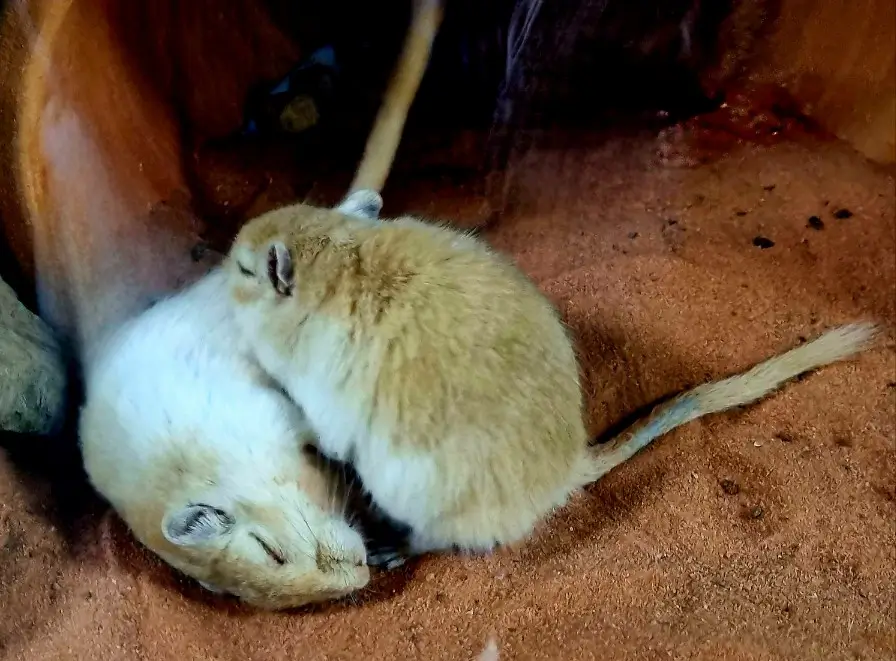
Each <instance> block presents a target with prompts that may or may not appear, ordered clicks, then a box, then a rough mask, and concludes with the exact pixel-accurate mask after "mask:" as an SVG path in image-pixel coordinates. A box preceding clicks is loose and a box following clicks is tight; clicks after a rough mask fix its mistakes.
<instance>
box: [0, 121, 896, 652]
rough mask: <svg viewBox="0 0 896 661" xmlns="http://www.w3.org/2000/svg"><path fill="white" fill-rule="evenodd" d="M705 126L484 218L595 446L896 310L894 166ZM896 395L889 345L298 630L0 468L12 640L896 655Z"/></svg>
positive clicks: (545, 174)
mask: <svg viewBox="0 0 896 661" xmlns="http://www.w3.org/2000/svg"><path fill="white" fill-rule="evenodd" d="M687 135H691V134H690V133H688V132H685V133H682V132H681V131H671V132H668V133H665V134H663V135H662V136H661V137H660V138H659V139H657V138H656V136H652V135H634V136H632V137H617V138H614V139H612V140H608V141H601V140H594V141H593V143H594V144H586V143H585V142H583V141H582V140H581V139H580V138H577V137H573V138H572V139H571V140H570V141H561V143H559V144H556V145H555V146H554V147H552V146H550V145H545V146H542V147H541V148H539V149H537V150H535V151H532V152H530V153H529V154H528V156H526V157H525V160H524V162H523V163H521V164H520V166H519V168H518V169H517V171H516V176H515V178H514V181H515V185H514V187H513V189H512V191H511V197H510V198H509V200H508V202H509V204H508V212H507V215H506V216H505V217H504V219H503V220H502V221H501V222H500V224H498V225H496V226H494V227H493V228H492V229H491V230H490V237H491V239H492V240H493V241H494V243H495V245H496V246H498V247H499V248H501V249H503V250H506V251H509V252H510V253H512V254H513V255H514V256H515V257H516V258H517V259H518V260H519V264H520V265H521V267H522V268H523V269H525V270H526V271H527V272H528V273H530V274H531V275H532V276H533V277H534V278H535V279H536V280H537V281H538V283H539V284H540V285H541V287H542V288H543V289H544V290H545V291H546V292H547V293H548V294H549V295H550V296H551V297H552V298H553V299H554V300H555V301H556V302H557V304H558V305H559V306H560V308H561V309H562V310H563V313H564V314H565V316H566V318H567V319H568V321H569V323H570V325H571V327H572V329H573V330H574V332H575V334H576V336H577V338H578V339H579V342H580V347H581V356H582V362H583V366H584V371H585V374H586V377H587V384H588V385H587V400H588V410H589V416H590V420H591V422H592V427H593V430H594V431H595V432H596V433H597V432H600V431H601V430H603V429H605V428H606V427H607V426H608V425H610V424H611V423H613V422H615V421H617V420H618V419H619V418H620V417H622V416H623V415H625V414H626V413H628V412H630V411H632V410H634V409H636V408H637V407H639V406H642V405H644V404H646V403H648V402H650V401H652V400H654V399H656V398H657V397H659V396H662V395H664V394H667V393H669V392H672V391H675V390H678V389H680V388H682V387H684V386H685V385H686V384H693V383H696V382H698V381H701V380H704V379H707V378H715V377H719V376H722V375H724V374H727V373H730V372H731V371H734V370H737V369H740V368H743V367H745V366H747V365H749V364H751V363H753V362H754V361H757V360H760V359H762V358H764V357H767V356H769V355H771V354H772V353H774V352H777V351H781V350H783V349H785V348H788V347H791V346H793V345H794V344H795V343H797V342H798V341H799V339H800V337H801V336H806V337H807V336H811V335H814V334H816V333H818V332H820V331H821V330H822V329H824V328H826V327H829V326H831V325H834V324H837V323H841V322H847V321H850V320H854V319H857V318H861V317H866V316H874V317H878V318H881V319H883V320H886V321H887V322H889V323H892V322H893V321H894V320H896V221H894V212H896V196H894V178H893V176H892V175H891V174H888V173H887V172H886V171H882V170H880V169H879V168H876V167H874V166H872V165H869V164H868V163H867V162H866V161H865V160H864V159H863V158H862V157H860V156H858V155H857V154H856V153H855V152H853V151H851V150H850V149H849V148H847V147H844V146H842V145H839V144H831V143H827V142H821V141H817V140H814V139H809V138H794V139H792V140H788V141H780V142H778V143H777V144H771V145H766V146H757V145H755V144H746V143H742V144H735V145H734V146H733V147H731V141H730V140H729V144H728V147H730V149H728V150H727V151H728V153H727V154H725V155H720V154H719V153H716V152H714V151H712V150H706V149H703V150H701V151H699V152H698V151H695V150H694V148H693V147H691V146H688V145H689V144H693V143H692V142H685V141H683V140H684V137H685V136H687ZM704 137H705V136H704ZM735 143H737V141H735ZM392 185H393V187H394V186H396V185H400V184H396V183H395V182H393V184H392ZM431 190H432V189H431V188H430V189H427V187H426V185H424V184H420V183H418V184H417V185H416V186H415V187H414V188H413V189H412V190H410V191H408V192H407V195H406V199H404V200H402V203H401V206H402V208H404V209H415V210H420V211H425V212H428V213H430V214H434V215H443V216H446V217H450V216H454V215H457V214H461V213H462V210H463V209H464V208H470V204H468V203H469V200H462V199H459V198H458V196H457V195H455V196H454V198H453V199H448V198H445V199H444V200H443V199H442V198H441V197H433V196H432V195H431V193H430V191H431ZM393 200H394V198H393ZM465 204H466V206H464V205H465ZM473 206H475V205H473ZM838 209H848V210H849V211H850V212H851V214H852V215H851V216H850V217H848V218H838V217H837V215H838V214H837V213H836V211H837V210H838ZM387 211H388V209H387ZM839 215H841V216H844V215H846V214H845V213H841V214H839ZM813 216H817V219H818V220H815V221H812V222H813V223H814V224H815V225H816V226H820V225H819V222H818V221H820V222H821V223H823V229H815V228H813V227H811V226H810V223H809V219H810V217H813ZM756 237H764V238H766V239H769V240H770V241H772V242H773V243H774V245H773V246H772V247H768V248H760V247H757V246H755V245H754V238H756ZM760 243H762V242H761V241H760ZM894 407H896V358H894V352H893V350H892V340H890V344H889V345H888V346H886V347H885V348H883V349H880V350H877V351H874V352H872V353H869V354H866V355H864V356H863V357H861V358H860V359H858V360H856V361H854V362H850V363H846V364H842V365H838V366H834V367H831V368H828V369H824V370H822V371H821V372H819V373H817V374H814V375H811V376H809V377H808V378H806V379H804V380H802V381H800V382H798V383H794V384H792V385H790V386H789V387H787V388H786V389H785V390H784V392H782V393H780V394H778V395H777V396H775V397H773V398H771V399H769V400H767V401H765V402H763V403H761V404H759V405H756V406H754V407H751V408H749V409H748V410H746V411H743V412H737V413H731V414H728V415H723V416H717V417H713V418H711V419H707V420H705V421H698V422H695V423H692V424H690V425H688V426H687V427H686V428H683V429H681V430H679V431H676V432H675V433H673V434H670V435H669V436H668V437H667V438H664V439H662V440H661V441H660V442H658V443H657V444H656V445H655V446H654V447H653V448H651V449H649V450H648V451H646V452H644V453H642V454H641V455H639V456H638V457H636V458H635V459H633V460H632V461H631V462H630V463H629V464H627V465H626V466H624V467H622V468H621V469H619V470H618V471H616V472H614V473H613V474H611V475H609V476H608V477H606V478H605V479H604V480H603V481H602V482H601V483H599V484H597V485H595V486H593V487H591V488H589V489H588V491H587V493H584V494H582V495H581V496H579V497H576V498H575V499H574V500H573V501H572V503H571V504H570V505H569V506H568V507H567V508H566V509H565V510H563V511H562V512H560V513H559V514H558V515H557V516H556V517H555V518H553V519H552V520H551V521H549V522H548V523H546V524H545V525H544V526H542V528H541V529H540V530H539V532H538V534H537V536H536V538H535V539H533V540H532V541H531V542H529V543H528V544H525V545H521V546H520V547H519V548H517V549H507V550H504V551H501V552H499V553H496V554H495V555H494V556H492V557H487V558H461V557H438V558H436V557H432V558H425V559H422V560H420V561H419V562H417V563H415V564H414V565H412V566H411V567H409V568H407V569H406V570H405V571H404V572H398V573H397V574H396V575H394V576H381V577H380V578H379V579H378V580H377V581H376V583H375V585H374V586H373V587H372V588H371V590H370V592H369V594H367V595H364V596H363V597H361V598H360V599H359V602H360V603H357V604H347V605H333V606H330V607H327V608H320V609H315V610H313V611H311V612H299V613H290V614H267V613H256V612H251V611H249V610H246V609H243V608H241V607H239V606H237V605H235V604H233V603H232V602H229V601H226V600H217V599H215V598H212V597H210V596H207V595H205V594H204V593H203V592H202V591H201V590H200V589H199V588H197V587H195V586H194V585H192V584H190V583H188V582H186V581H184V580H182V579H180V578H178V577H176V576H175V575H174V574H173V573H172V572H171V571H169V570H168V569H167V568H165V567H163V566H162V565H161V564H160V563H159V562H157V561H156V560H155V559H154V558H152V557H150V556H149V555H148V554H147V553H145V552H144V551H142V550H141V549H140V548H138V547H137V546H136V545H135V544H134V543H133V542H132V541H131V539H130V537H129V535H128V533H127V531H126V530H125V529H124V528H123V526H122V524H121V523H120V522H119V521H118V520H117V519H116V517H115V516H114V515H113V514H111V513H109V512H108V511H106V510H105V509H104V508H103V507H102V506H100V505H98V504H91V503H90V502H88V505H87V506H83V503H81V502H80V501H78V500H77V499H75V498H74V496H70V495H67V496H63V497H62V501H61V502H60V500H59V498H58V497H55V496H54V495H53V494H52V493H51V490H50V488H49V486H48V485H47V484H46V483H45V482H44V481H42V480H41V479H39V478H32V477H27V476H23V475H22V474H21V472H20V471H18V470H13V467H12V464H11V463H9V462H8V461H7V460H6V459H0V471H2V477H0V559H2V562H0V610H2V614H3V617H2V619H0V651H2V658H3V659H4V660H6V659H9V660H13V659H19V660H22V661H56V660H62V659H72V660H75V659H79V660H89V661H112V660H119V659H120V660H122V661H124V660H131V659H135V660H136V659H151V660H153V661H156V660H157V661H164V660H172V661H173V660H177V661H183V660H185V659H196V660H212V659H214V660H216V661H217V660H221V661H223V660H231V659H232V660H234V661H253V660H256V659H257V660H264V661H274V660H276V659H295V658H300V659H303V660H304V661H315V660H318V659H352V660H357V659H365V660H366V659H370V660H372V661H373V660H376V659H384V660H385V659H445V660H451V661H458V660H460V659H473V658H475V657H476V655H477V654H479V653H480V651H481V650H483V648H484V647H485V644H486V641H487V639H488V637H489V636H490V635H492V634H494V636H495V638H496V640H497V641H498V643H499V646H500V650H501V658H502V659H552V660H553V659H614V660H621V659H632V660H638V661H650V660H654V659H685V658H688V659H713V660H716V659H782V660H784V659H787V660H792V659H865V660H871V659H880V660H883V659H892V658H894V655H896V604H894V598H896V591H894V588H896V438H894V435H896V410H894ZM70 510H74V513H72V512H71V511H70ZM63 523H65V524H68V526H62V524H63ZM72 527H73V528H74V529H73V530H69V528H72ZM71 532H73V533H74V534H67V533H71Z"/></svg>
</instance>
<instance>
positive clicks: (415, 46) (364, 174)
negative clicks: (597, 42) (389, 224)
mask: <svg viewBox="0 0 896 661" xmlns="http://www.w3.org/2000/svg"><path fill="white" fill-rule="evenodd" d="M442 15H443V7H442V0H414V13H413V16H412V17H411V24H410V26H409V27H408V32H407V37H406V38H405V42H404V49H403V50H402V53H401V55H400V57H399V59H398V65H397V67H396V68H395V71H394V72H393V74H392V79H391V80H390V81H389V86H388V87H387V88H386V93H385V95H384V97H383V104H382V106H380V110H379V113H378V114H377V117H376V121H375V122H374V125H373V130H372V131H371V133H370V136H369V137H368V138H367V144H366V146H365V147H364V157H363V158H362V159H361V165H360V166H359V167H358V172H357V173H356V174H355V180H354V181H353V182H352V185H351V188H350V189H349V193H352V192H355V191H359V190H364V189H366V190H373V191H376V192H380V191H382V190H383V186H384V185H385V183H386V179H387V178H388V177H389V171H390V170H391V169H392V163H393V161H394V159H395V153H396V152H397V151H398V143H399V142H401V134H402V131H403V130H404V124H405V120H406V119H407V116H408V111H409V110H410V107H411V104H412V103H413V102H414V97H415V96H416V94H417V89H418V88H419V87H420V81H421V80H422V79H423V74H424V72H425V71H426V66H427V64H428V63H429V55H430V53H431V52H432V45H433V42H434V41H435V38H436V34H438V31H439V26H440V25H441V23H442Z"/></svg>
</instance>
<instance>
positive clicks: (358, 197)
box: [336, 188, 383, 220]
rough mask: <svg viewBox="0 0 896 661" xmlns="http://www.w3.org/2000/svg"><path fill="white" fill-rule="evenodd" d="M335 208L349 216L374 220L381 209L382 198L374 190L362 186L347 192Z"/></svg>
mask: <svg viewBox="0 0 896 661" xmlns="http://www.w3.org/2000/svg"><path fill="white" fill-rule="evenodd" d="M336 209H337V211H340V212H342V213H344V214H346V215H349V216H357V217H358V218H366V219H367V220H376V219H377V218H379V215H380V211H382V210H383V198H382V197H380V194H379V193H377V192H376V191H374V190H370V189H367V188H362V189H361V190H356V191H354V192H353V193H349V194H348V195H347V196H346V198H345V199H344V200H342V202H340V203H339V206H338V207H336Z"/></svg>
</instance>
